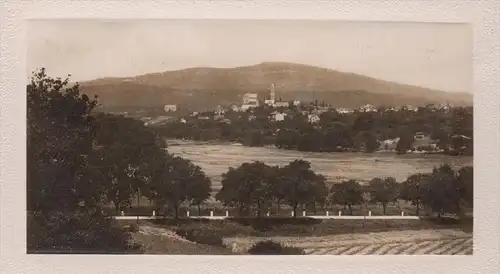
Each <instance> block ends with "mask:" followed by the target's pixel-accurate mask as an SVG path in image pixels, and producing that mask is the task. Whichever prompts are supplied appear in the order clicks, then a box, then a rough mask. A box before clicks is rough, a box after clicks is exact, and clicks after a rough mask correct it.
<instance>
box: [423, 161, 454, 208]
mask: <svg viewBox="0 0 500 274" xmlns="http://www.w3.org/2000/svg"><path fill="white" fill-rule="evenodd" d="M423 201H424V204H425V205H426V206H427V207H428V208H429V209H430V210H432V212H437V213H438V216H441V215H442V214H443V213H450V214H454V213H455V214H456V213H461V206H460V202H461V201H462V193H461V185H460V182H459V181H458V180H457V176H456V173H455V171H453V169H452V168H451V167H450V166H449V165H442V166H440V167H437V168H434V169H433V171H432V174H431V175H430V178H429V184H428V185H427V187H426V189H425V193H424V195H423Z"/></svg>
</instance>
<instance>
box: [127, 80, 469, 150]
mask: <svg viewBox="0 0 500 274" xmlns="http://www.w3.org/2000/svg"><path fill="white" fill-rule="evenodd" d="M265 97H266V98H259V96H258V94H257V93H245V94H244V95H243V96H242V101H241V104H232V105H229V106H221V105H219V106H217V107H216V108H215V109H213V110H212V111H205V112H191V113H190V115H188V116H181V117H179V116H177V117H176V115H174V114H175V113H176V112H178V106H177V105H173V104H167V105H165V106H164V107H163V111H164V114H163V115H159V116H156V117H151V116H141V117H136V118H139V119H140V120H142V121H143V122H144V124H145V125H146V126H153V125H154V126H161V125H164V124H168V123H172V122H178V123H184V124H185V123H188V121H189V120H192V119H196V120H212V121H218V122H220V123H225V124H231V123H232V122H234V121H232V120H231V118H230V117H238V118H241V115H236V116H235V115H227V114H228V113H230V112H233V114H234V113H245V114H246V115H245V117H246V119H248V120H249V121H250V120H253V119H255V118H256V116H255V115H253V114H254V112H255V110H256V109H258V108H259V107H261V108H262V107H264V108H266V109H267V110H269V116H268V119H269V122H270V123H279V122H283V121H285V119H286V117H287V116H288V115H289V114H290V113H291V112H293V111H294V112H297V111H299V112H300V113H301V114H302V115H304V117H305V116H307V121H308V122H309V123H311V124H318V123H320V121H321V114H323V113H325V112H329V111H335V112H337V113H339V114H342V115H349V114H352V113H354V112H379V111H384V112H391V111H392V112H398V111H402V110H405V111H413V112H417V111H418V110H419V107H416V106H411V105H404V106H392V107H386V108H378V107H376V106H374V105H371V104H366V105H363V106H360V107H359V108H356V109H354V108H333V107H331V106H329V105H326V104H324V103H322V104H318V103H317V102H308V103H303V102H301V101H299V100H291V101H283V100H281V98H277V97H276V92H275V86H274V85H271V87H270V88H269V94H268V95H267V96H265ZM426 108H427V109H431V110H432V111H440V112H447V111H449V110H450V106H449V105H448V104H439V105H428V106H426ZM121 114H123V115H125V116H131V115H129V113H127V112H124V113H121ZM452 138H461V139H466V140H467V139H471V137H469V136H452ZM414 140H415V141H414V143H413V145H412V152H418V149H419V148H422V147H425V148H426V150H425V151H426V152H429V151H435V152H439V149H438V147H437V144H436V143H437V141H436V140H433V139H431V138H430V136H429V135H428V134H425V133H422V132H417V133H416V134H415V136H414ZM398 142H399V138H394V139H388V140H379V144H380V148H379V149H378V151H394V150H396V147H397V144H398ZM422 152H423V151H422Z"/></svg>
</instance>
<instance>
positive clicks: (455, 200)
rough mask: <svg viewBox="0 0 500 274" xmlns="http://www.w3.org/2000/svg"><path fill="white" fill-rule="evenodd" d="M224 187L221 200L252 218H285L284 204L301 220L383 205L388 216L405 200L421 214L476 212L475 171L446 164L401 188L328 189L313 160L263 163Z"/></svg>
mask: <svg viewBox="0 0 500 274" xmlns="http://www.w3.org/2000/svg"><path fill="white" fill-rule="evenodd" d="M221 183H222V189H221V190H220V191H219V192H218V193H217V194H216V196H215V198H216V199H217V200H219V201H220V202H222V203H223V204H224V205H225V206H228V207H236V208H238V209H239V213H240V215H245V214H246V215H250V214H252V213H251V209H255V210H256V212H257V213H256V215H257V216H260V215H261V212H262V211H263V209H264V208H265V209H269V208H271V207H273V206H275V207H276V212H277V213H278V214H279V212H280V208H281V206H282V205H283V204H287V205H288V206H290V207H291V208H292V210H293V213H294V214H293V216H297V209H298V208H299V207H300V208H301V209H303V210H304V209H308V210H310V211H312V212H316V209H317V208H322V209H323V210H325V209H326V208H327V207H328V206H329V205H343V206H344V208H347V209H349V212H350V214H351V215H352V214H353V211H352V207H353V206H356V205H362V204H364V203H378V204H380V205H381V206H382V208H383V213H384V214H386V209H387V205H388V204H390V203H394V202H396V201H397V200H398V199H402V200H406V201H409V202H412V204H413V205H415V206H416V213H417V215H420V209H421V208H426V209H428V210H429V211H430V212H433V213H437V214H438V216H441V215H442V214H443V213H450V214H460V213H462V209H463V206H466V207H471V206H472V202H473V169H472V167H471V166H467V167H463V168H461V169H459V170H458V171H457V172H455V171H454V170H453V169H452V168H451V167H450V166H449V165H442V166H439V167H435V168H434V169H433V170H432V171H431V172H430V173H424V174H421V173H418V174H414V175H411V176H409V177H408V178H407V179H406V180H405V181H404V182H401V183H398V182H397V181H396V179H395V178H392V177H387V178H381V177H377V178H373V179H372V180H371V181H370V182H369V183H368V184H367V185H361V184H360V183H359V182H357V181H356V180H346V181H343V182H340V183H334V184H332V185H331V186H330V187H328V186H327V184H326V179H325V177H324V176H322V175H320V174H316V173H315V172H314V171H312V170H311V166H310V163H309V162H307V161H304V160H295V161H292V162H290V163H289V164H288V165H286V166H283V167H279V166H268V165H266V164H264V163H262V162H259V161H257V162H252V163H244V164H242V165H241V166H239V167H237V168H229V170H228V171H227V172H226V173H224V174H223V175H222V181H221ZM365 194H368V195H365Z"/></svg>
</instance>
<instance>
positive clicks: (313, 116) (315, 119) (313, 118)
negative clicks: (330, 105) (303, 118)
mask: <svg viewBox="0 0 500 274" xmlns="http://www.w3.org/2000/svg"><path fill="white" fill-rule="evenodd" d="M320 120H321V119H320V118H319V116H318V115H317V114H309V115H307V121H308V122H309V123H311V124H315V123H318V122H319V121H320Z"/></svg>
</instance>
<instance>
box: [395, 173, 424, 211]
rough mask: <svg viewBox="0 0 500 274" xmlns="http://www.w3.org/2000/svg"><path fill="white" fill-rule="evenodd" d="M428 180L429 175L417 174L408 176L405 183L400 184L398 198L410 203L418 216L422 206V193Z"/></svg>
mask: <svg viewBox="0 0 500 274" xmlns="http://www.w3.org/2000/svg"><path fill="white" fill-rule="evenodd" d="M429 178H430V174H422V173H417V174H414V175H411V176H409V177H408V178H407V179H406V181H404V182H403V183H401V184H400V186H399V187H400V188H399V198H401V199H403V200H406V201H410V202H411V203H412V204H413V205H414V206H416V215H417V216H419V215H420V207H421V205H422V192H423V189H424V188H425V187H426V185H425V184H426V183H427V182H428V180H429Z"/></svg>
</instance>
